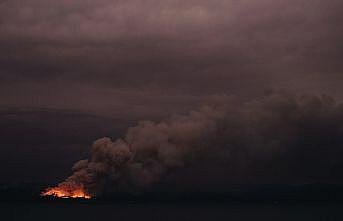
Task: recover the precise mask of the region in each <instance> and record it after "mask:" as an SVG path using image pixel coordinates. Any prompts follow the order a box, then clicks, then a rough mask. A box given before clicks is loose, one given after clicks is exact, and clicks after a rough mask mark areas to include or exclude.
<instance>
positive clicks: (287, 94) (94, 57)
mask: <svg viewBox="0 0 343 221" xmlns="http://www.w3.org/2000/svg"><path fill="white" fill-rule="evenodd" d="M342 8H343V2H342V1H341V0H287V1H286V0H259V1H248V0H241V1H237V0H213V1H205V0H190V1H185V0H183V1H179V0H165V1H154V0H146V1H138V0H115V1H113V0H59V1H53V0H26V1H19V0H1V1H0V134H1V135H0V151H1V155H0V183H21V182H50V183H56V182H59V181H62V180H63V179H64V178H66V177H67V176H68V175H70V173H71V170H70V168H71V167H72V165H73V164H74V162H76V161H78V160H81V159H84V158H87V157H88V156H89V154H90V149H91V148H90V147H91V145H92V143H93V141H95V140H96V139H98V138H101V137H111V138H112V140H113V142H115V140H116V138H117V137H125V136H126V135H125V134H126V130H127V128H129V127H132V126H135V125H136V124H137V122H138V121H140V120H152V121H154V122H155V121H156V122H160V121H161V120H163V119H166V118H168V119H169V117H170V116H172V115H175V114H181V115H183V114H187V113H188V112H189V111H190V110H194V109H197V108H198V107H199V106H202V105H203V104H209V103H210V104H211V105H213V104H214V107H217V106H216V105H217V103H218V102H219V103H221V104H223V103H225V105H224V106H225V110H227V109H226V104H228V106H230V105H232V106H235V108H233V109H234V110H231V109H230V108H229V110H228V111H227V113H230V114H229V115H225V117H223V116H221V115H220V117H217V115H216V114H217V112H216V111H213V109H211V111H208V112H211V114H208V112H206V111H203V110H202V109H201V111H199V113H200V115H202V114H204V113H205V114H204V116H206V117H203V118H201V120H199V119H198V118H197V117H194V116H193V115H192V114H190V116H189V115H187V116H188V117H186V119H184V121H185V122H187V125H184V124H182V123H180V121H182V120H180V119H177V120H174V118H173V117H172V119H169V120H167V122H177V123H175V125H176V126H175V125H174V124H173V123H170V124H169V127H168V128H169V129H166V130H164V129H163V132H161V133H162V135H161V137H165V136H164V135H163V133H167V134H168V136H170V137H169V138H170V139H168V142H174V141H175V140H176V141H175V143H177V144H180V143H182V145H184V143H187V144H188V143H192V145H193V144H194V145H195V146H199V145H200V146H201V147H203V148H205V149H206V147H207V146H212V144H214V145H215V148H214V149H213V150H212V149H206V150H205V151H203V152H201V151H200V152H201V153H200V154H197V153H193V152H192V151H191V152H192V153H191V154H189V153H188V152H187V153H183V154H182V159H183V157H184V155H186V156H187V157H185V158H188V156H189V155H191V157H189V158H191V159H187V160H185V161H183V162H182V163H181V164H182V165H180V164H179V162H176V163H175V158H176V157H175V156H174V154H175V152H173V151H174V150H173V149H168V148H169V147H168V148H167V149H166V150H165V149H163V151H160V149H158V148H157V150H158V151H159V154H160V155H163V154H165V155H168V157H166V158H163V160H162V161H163V165H167V167H168V170H169V166H170V164H172V166H170V167H172V171H174V169H175V170H176V171H183V172H176V174H175V173H171V175H170V176H169V175H168V176H167V177H166V178H162V177H164V175H163V176H162V175H160V174H159V175H158V181H157V182H160V179H162V180H163V183H164V185H167V186H168V185H169V184H168V183H171V184H172V185H171V186H174V185H175V186H178V185H180V186H183V185H184V186H187V185H190V184H187V183H202V184H203V186H204V188H206V186H216V185H217V184H218V185H217V186H219V187H222V186H223V185H224V184H223V183H225V184H227V183H231V181H232V183H242V182H243V183H251V182H255V181H256V182H262V183H264V182H267V183H270V182H274V181H275V180H278V181H279V182H284V183H289V182H317V181H326V182H341V181H342V175H340V171H341V169H342V168H343V157H338V156H340V155H341V154H342V153H343V149H342V147H343V146H342V145H343V122H342V119H343V118H342V117H343V114H342V113H343V108H342V107H343V106H342V105H340V104H339V103H340V101H341V100H342V98H343V87H342V85H343V62H342V59H343V41H342V39H343V14H342ZM275 91H277V92H275ZM279 91H282V92H279ZM303 94H306V96H305V97H306V98H303V97H302V95H303ZM322 94H326V95H325V96H322ZM299 97H300V98H299ZM231 99H233V100H234V101H231ZM299 99H300V100H299ZM227 100H230V101H227ZM219 106H221V107H220V108H218V109H220V110H221V108H222V105H219ZM214 110H217V109H216V108H214ZM212 112H213V113H215V114H213V115H216V117H213V116H212ZM247 113H250V114H251V115H249V114H247ZM209 116H210V117H209ZM228 116H229V117H228ZM232 116H234V117H232ZM247 116H253V118H254V119H253V120H251V119H250V118H249V117H247ZM204 118H205V119H206V120H204V121H202V120H203V119H204ZM248 118H249V119H248ZM193 119H194V121H196V122H206V123H204V124H203V125H201V126H199V127H197V126H194V125H193V124H192V123H189V122H190V121H192V120H193ZM208 119H209V121H211V122H212V121H213V122H218V121H219V122H223V123H218V124H217V123H216V125H217V126H216V127H217V128H216V129H215V130H213V131H211V130H210V129H209V130H210V131H209V134H211V135H209V136H208V138H206V139H203V138H201V141H199V139H195V138H194V136H195V137H196V136H200V135H201V137H204V136H205V137H206V133H205V134H204V133H203V131H202V130H203V126H204V125H206V126H208V124H207V123H208V122H207V120H208ZM213 119H214V120H213ZM218 119H220V120H218ZM256 122H257V123H256ZM298 122H299V124H298ZM188 123H189V124H188ZM180 124H181V126H180ZM221 124H223V125H224V126H223V128H224V129H220V125H221ZM189 125H191V126H189ZM211 125H212V124H211ZM218 125H219V126H218ZM179 126H180V127H181V129H180V131H181V132H182V131H183V130H184V131H183V132H184V134H186V135H189V137H191V138H189V137H186V138H184V137H181V138H180V136H181V135H180V136H179V135H175V136H174V135H173V132H170V131H174V130H178V128H179ZM188 126H189V128H193V126H194V128H193V129H194V130H195V131H198V130H200V129H201V131H200V132H199V133H197V132H195V135H193V133H189V131H188V129H189V128H188V129H185V127H188ZM142 127H143V128H146V127H147V128H148V129H142V130H143V131H145V132H146V131H150V130H151V131H152V132H151V133H153V135H146V134H145V133H144V135H137V136H138V137H143V138H147V139H152V140H154V138H155V137H159V136H160V134H159V130H160V129H159V128H160V126H159V125H155V126H153V127H151V128H152V129H151V128H150V127H149V126H142ZM155 127H156V128H155ZM149 128H150V129H149ZM199 128H200V129H199ZM218 128H219V129H218ZM276 128H277V129H276ZM133 130H134V129H133ZM155 130H156V131H155ZM250 130H251V131H250ZM165 131H167V132H165ZM223 131H224V132H223ZM137 133H140V132H139V129H138V132H137ZM142 133H143V132H142ZM129 134H130V132H129ZM170 134H172V135H170ZM232 134H233V135H232ZM186 135H185V136H186ZM156 139H157V138H156ZM161 139H162V138H161ZM163 139H164V138H163ZM173 139H174V141H173ZM170 140H172V141H170ZM194 140H196V142H193V141H194ZM213 140H215V141H213ZM243 140H247V141H246V142H245V141H244V142H243ZM156 142H157V143H159V142H162V141H160V140H158V141H156ZM204 143H206V144H204ZM276 143H278V144H276ZM279 143H281V144H279ZM159 144H160V143H159ZM209 144H211V145H209ZM144 145H147V146H148V144H144ZM144 145H143V146H144ZM192 145H190V146H192ZM268 145H270V146H273V147H275V146H277V147H278V146H281V147H282V148H281V149H280V150H277V151H276V154H274V153H275V149H273V148H272V149H268V148H266V146H268ZM220 146H223V147H225V148H226V149H227V150H230V151H229V153H227V154H228V155H230V158H228V159H230V160H226V159H221V160H219V161H223V164H219V165H212V162H218V157H217V155H218V151H217V149H216V148H220ZM232 146H234V148H232ZM254 146H255V147H256V148H257V149H258V148H262V149H261V150H260V149H258V150H255V149H254V148H253V147H254ZM138 148H140V147H138ZM154 148H156V147H154ZM225 148H224V149H225ZM200 149H201V148H200ZM226 149H225V150H226ZM341 149H342V150H341ZM154 150H155V149H154ZM242 150H244V151H242ZM213 152H215V154H211V153H213ZM224 152H225V151H224ZM255 152H260V154H256V153H255ZM219 153H221V154H219V155H223V154H222V153H223V152H222V150H220V151H219ZM225 153H226V152H225ZM306 153H310V155H306ZM149 154H150V152H149ZM178 154H179V153H178ZM143 155H144V154H142V156H139V157H141V158H143ZM160 155H159V157H160ZM165 155H163V157H165ZM170 155H173V157H172V159H170V158H169V156H170ZM224 155H225V154H224ZM144 156H145V155H144ZM149 156H150V155H149ZM178 157H179V155H178ZM100 158H101V157H100ZM100 158H99V159H100ZM141 158H139V160H138V161H139V162H140V163H141V162H144V160H142V159H141ZM152 158H153V159H154V160H156V159H155V157H152ZM99 159H97V160H96V161H98V160H99ZM101 159H102V158H101ZM149 159H150V158H149ZM274 159H275V160H274ZM159 160H161V159H160V158H158V159H157V160H156V161H158V162H160V161H159ZM170 160H171V161H172V163H170V162H171V161H170ZM100 161H101V160H100ZM227 161H229V162H230V163H228V162H227ZM149 162H150V161H149ZM194 162H195V163H194ZM196 162H202V163H200V164H199V163H196ZM203 162H205V163H203ZM231 162H232V163H231ZM247 162H248V163H247ZM282 162H287V163H284V164H283V163H282ZM301 162H305V163H304V164H302V163H301ZM306 162H307V163H306ZM174 164H175V165H176V166H175V165H174ZM243 164H244V165H243ZM144 165H145V164H144ZM189 165H191V166H189ZM208 165H210V166H208ZM256 165H260V167H259V166H257V167H256ZM135 166H136V165H135ZM273 166H275V167H274V168H275V170H270V169H268V168H271V167H273ZM174 167H176V168H174ZM180 167H182V169H181V170H180ZM226 168H228V169H226ZM251 168H254V169H251ZM297 168H304V169H303V170H301V171H300V172H299V173H298V174H294V171H297ZM161 170H162V169H161ZM154 171H155V170H154ZM163 171H164V170H163ZM137 173H138V172H137ZM154 173H155V172H154ZM156 173H157V172H156ZM168 174H169V172H168ZM190 174H191V175H190ZM223 174H225V175H223ZM242 174H243V175H242ZM280 174H284V176H281V175H280ZM328 174H329V175H328ZM245 175H246V176H245ZM138 176H139V175H138ZM147 176H148V175H147ZM175 177H177V178H175ZM180 177H181V178H180ZM187 177H188V178H187ZM189 177H191V178H189ZM206 177H208V179H206ZM221 177H225V178H224V180H225V181H223V180H222V179H221ZM261 177H262V178H261ZM231 178H232V179H231ZM142 179H143V180H144V181H142V182H143V184H142V185H145V184H146V183H145V182H147V183H149V184H150V180H149V181H146V179H148V178H146V177H144V178H142ZM149 179H152V180H154V181H151V183H156V182H155V178H151V177H149ZM177 180H181V182H183V184H180V183H178V182H177ZM206 180H207V181H208V180H210V181H208V182H207V181H206ZM131 181H132V180H130V181H127V180H125V182H124V181H123V182H124V183H126V182H127V183H130V182H131ZM111 182H112V181H111ZM111 182H109V183H111ZM221 182H223V183H221ZM165 183H167V184H165ZM175 183H176V184H175ZM200 186H201V185H200ZM106 188H108V187H106ZM180 188H181V187H180ZM124 189H125V188H124Z"/></svg>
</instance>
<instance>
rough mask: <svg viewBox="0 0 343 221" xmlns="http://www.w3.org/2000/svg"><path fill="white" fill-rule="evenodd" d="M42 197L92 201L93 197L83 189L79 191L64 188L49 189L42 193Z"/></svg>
mask: <svg viewBox="0 0 343 221" xmlns="http://www.w3.org/2000/svg"><path fill="white" fill-rule="evenodd" d="M41 196H55V197H58V198H74V199H75V198H84V199H90V198H92V196H91V195H89V194H88V193H86V192H85V191H84V190H83V188H79V189H72V190H68V189H64V188H63V187H54V188H48V189H46V191H44V192H42V193H41Z"/></svg>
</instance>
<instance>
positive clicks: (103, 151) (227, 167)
mask: <svg viewBox="0 0 343 221" xmlns="http://www.w3.org/2000/svg"><path fill="white" fill-rule="evenodd" d="M342 135H343V105H342V104H339V103H336V102H335V100H334V99H333V98H331V97H329V96H314V95H302V96H295V95H292V94H290V93H286V92H278V93H272V94H269V95H266V96H264V97H262V98H259V99H256V100H254V101H249V102H244V103H241V102H236V101H235V100H234V99H231V98H228V97H225V96H223V97H221V98H218V99H215V101H214V102H207V103H206V104H204V105H203V106H202V107H201V108H199V109H198V110H195V111H191V112H190V113H189V114H188V115H178V116H172V117H170V118H169V119H167V120H165V121H162V122H159V123H154V122H151V121H142V122H140V123H138V125H137V126H135V127H131V128H129V129H128V131H127V134H126V136H125V137H123V138H119V139H116V140H111V139H110V138H107V137H105V138H101V139H98V140H96V141H95V142H94V144H93V146H92V153H91V156H90V158H89V159H86V160H81V161H79V162H77V163H75V165H74V166H73V174H72V175H71V176H70V177H69V178H67V179H66V181H64V182H63V183H61V184H60V185H59V186H60V187H64V188H68V189H74V188H83V189H84V190H85V191H86V192H87V193H89V194H91V195H101V194H104V193H107V192H117V191H136V190H144V189H146V188H149V187H151V186H153V185H156V184H158V183H159V182H160V181H161V180H163V179H166V178H167V177H168V176H170V175H171V174H173V173H174V174H175V173H178V171H180V169H181V170H183V169H189V168H192V167H196V165H206V166H207V167H208V168H210V169H211V168H213V170H216V171H213V172H214V173H216V174H217V173H218V168H220V169H219V171H220V172H219V174H220V175H219V176H221V177H222V178H223V180H228V181H230V182H232V183H242V182H263V183H270V182H288V183H289V182H290V183H292V182H331V181H335V182H338V181H339V182H340V181H341V180H342V177H343V176H342V175H341V171H342V170H341V169H342V166H343V149H342V145H343V136H342ZM194 176H196V175H194Z"/></svg>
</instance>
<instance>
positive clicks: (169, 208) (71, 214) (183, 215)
mask: <svg viewBox="0 0 343 221" xmlns="http://www.w3.org/2000/svg"><path fill="white" fill-rule="evenodd" d="M0 212H1V217H0V220H44V221H45V220H46V221H49V220H59V221H61V220H63V221H64V220H84V221H86V220H87V221H88V220H92V221H93V220H94V221H97V220H119V221H120V220H242V221H248V220H262V221H269V220H270V221H282V220H292V221H297V220H301V221H307V220H309V221H316V220H320V221H336V220H337V221H339V220H343V205H332V204H331V205H318V204H316V205H309V204H307V205H304V204H302V205H300V204H299V205H280V204H267V205H266V204H255V205H253V204H249V205H242V204H239V205H238V204H234V205H232V204H82V203H80V204H68V203H66V204H45V203H38V204H29V203H27V204H25V203H21V204H14V203H12V204H4V203H2V204H0Z"/></svg>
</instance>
